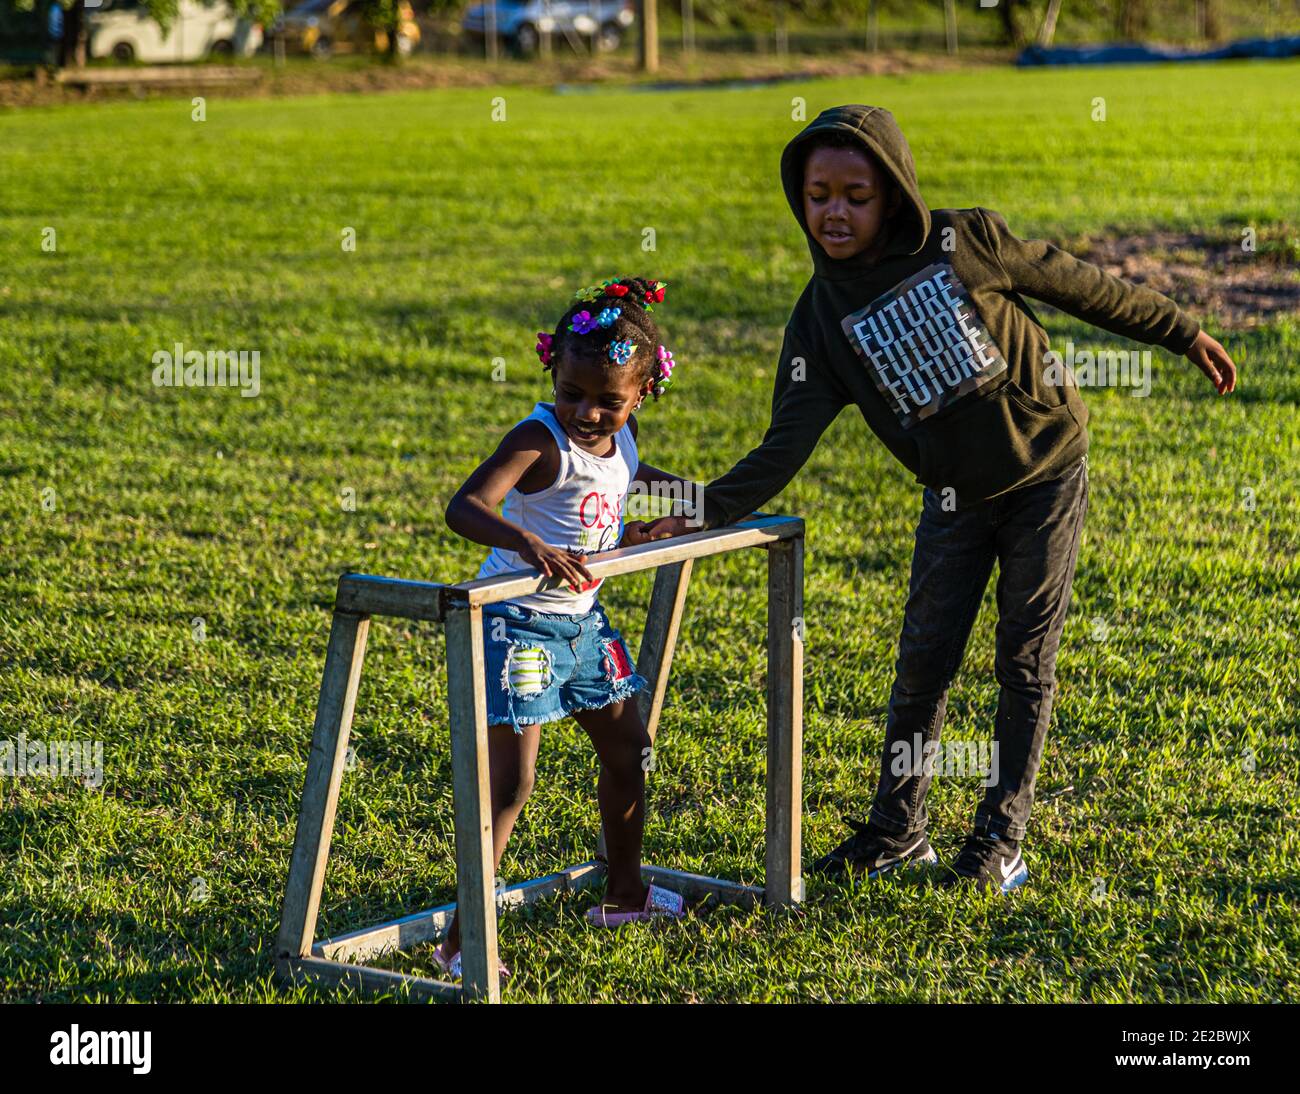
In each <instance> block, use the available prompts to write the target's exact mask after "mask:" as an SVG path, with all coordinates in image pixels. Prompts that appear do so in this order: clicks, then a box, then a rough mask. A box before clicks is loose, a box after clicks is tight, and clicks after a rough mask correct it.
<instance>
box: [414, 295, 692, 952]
mask: <svg viewBox="0 0 1300 1094" xmlns="http://www.w3.org/2000/svg"><path fill="white" fill-rule="evenodd" d="M664 287H665V286H664V283H663V282H662V281H644V280H641V279H639V278H620V279H618V280H615V281H604V282H602V283H601V284H599V285H594V286H591V287H589V288H586V289H581V290H579V292H578V293H576V294H575V302H574V303H573V304H572V305H571V306H570V307H569V309H568V310H567V311H566V312H565V313H564V315H563V317H562V318H561V319H560V322H559V324H558V325H557V326H556V328H555V331H554V333H553V334H546V333H540V334H538V336H537V337H538V342H537V353H538V356H539V357H540V358H541V360H542V368H543V370H545V371H547V372H549V373H550V374H551V377H552V381H553V384H554V387H553V393H554V395H555V402H554V403H538V404H537V405H536V406H535V407H534V408H533V412H532V413H531V414H529V415H528V417H527V418H525V419H523V420H522V421H521V422H519V423H518V424H517V425H516V426H515V427H514V428H513V429H512V430H511V431H510V432H509V433H507V434H506V436H505V439H504V440H502V442H501V444H500V445H499V446H498V448H497V450H496V452H494V453H493V454H492V455H491V456H490V457H489V458H488V459H487V460H486V461H484V462H483V463H482V464H481V465H480V466H479V468H478V469H477V470H476V471H475V472H474V473H473V474H472V475H470V477H469V478H468V479H467V480H466V481H465V484H464V485H463V486H462V487H461V488H460V490H459V491H457V493H456V496H455V497H454V498H452V500H451V503H450V504H449V505H448V506H447V514H446V519H447V525H448V527H450V528H451V529H452V530H453V531H454V532H457V533H459V534H460V535H462V536H464V537H465V538H466V539H471V540H474V541H475V542H476V543H482V544H484V545H485V546H488V547H491V548H492V550H491V551H490V552H489V554H488V556H487V558H486V559H485V560H484V562H483V565H482V566H481V567H480V569H479V572H478V576H479V577H491V576H493V575H496V574H502V573H506V572H508V571H511V570H522V569H526V568H529V567H531V568H533V569H536V570H540V571H541V572H542V573H543V574H544V575H545V576H546V577H550V578H560V579H562V580H563V581H564V582H565V584H564V585H563V586H556V587H553V588H547V589H544V590H542V591H540V592H536V593H532V594H529V595H527V596H522V597H517V598H515V599H514V600H509V601H503V602H502V603H499V604H492V605H489V606H488V607H486V608H484V609H483V627H484V642H483V644H484V653H485V659H484V668H485V674H486V680H487V696H488V766H489V772H490V781H491V792H492V845H493V856H494V863H495V864H499V863H500V861H501V855H502V853H503V852H504V850H505V846H506V841H507V840H508V839H509V838H510V833H511V831H512V829H513V828H514V825H515V821H516V820H517V819H518V817H519V814H520V812H521V811H522V810H523V807H524V802H525V801H527V800H528V795H529V793H530V792H531V790H532V787H533V778H534V771H535V768H536V763H537V748H538V744H539V742H540V740H541V727H542V725H543V724H544V723H546V722H553V721H557V720H558V719H560V718H563V717H565V716H566V715H570V714H571V715H573V717H574V718H575V719H577V722H578V724H579V725H580V726H582V728H583V729H584V730H586V732H587V735H588V736H589V737H590V738H591V742H592V744H593V745H594V746H595V749H596V754H597V755H598V756H599V758H600V779H599V782H598V784H597V790H596V795H597V800H598V802H599V805H600V816H601V821H602V823H603V825H604V830H605V845H606V853H607V858H608V864H609V872H608V877H607V882H606V890H605V898H604V901H603V903H602V904H600V905H599V906H598V907H595V908H592V909H591V910H590V911H589V912H588V914H587V917H588V920H589V921H590V922H591V923H592V924H594V925H597V926H603V927H616V926H618V925H620V924H622V923H627V922H631V921H634V920H641V919H648V918H651V917H652V916H665V915H666V916H673V917H679V916H681V915H682V914H683V900H682V897H681V896H680V895H679V894H678V893H674V892H671V891H669V890H667V889H661V888H659V887H658V886H656V885H650V886H646V885H644V884H643V883H642V881H641V834H642V827H643V824H644V820H645V771H644V768H643V763H644V761H645V758H646V757H647V756H648V755H649V750H650V738H649V735H648V734H647V732H646V729H645V726H644V725H643V723H642V721H641V715H640V712H639V711H638V709H637V704H636V703H635V702H632V701H629V700H631V698H632V696H633V695H635V694H636V692H638V691H640V690H641V689H642V688H644V687H645V686H646V684H647V681H646V679H645V678H644V677H642V676H640V675H638V674H637V672H636V670H635V669H634V668H633V667H632V661H631V658H630V657H629V656H628V651H627V647H626V646H625V645H624V643H623V639H622V638H621V637H620V635H619V632H618V631H616V630H615V629H614V628H613V627H612V626H611V625H610V622H609V620H608V618H606V616H605V612H604V610H603V609H602V608H601V606H600V604H599V603H598V601H597V599H596V591H597V589H598V588H599V587H600V585H601V582H600V581H595V580H592V577H591V574H590V573H589V572H588V570H587V569H586V567H585V566H584V565H583V563H582V556H583V555H585V554H587V553H594V552H600V551H607V550H612V549H614V548H616V547H619V546H621V545H622V546H630V545H632V544H636V543H644V542H646V539H645V537H644V535H643V534H642V533H641V528H642V527H643V523H642V522H640V521H634V522H632V523H630V524H628V525H627V526H626V529H625V526H624V520H623V513H624V503H625V499H626V497H627V494H628V490H629V488H630V486H631V483H632V482H633V481H635V482H638V483H641V484H643V485H644V487H645V488H646V489H648V490H650V491H651V492H653V491H655V490H656V489H658V490H663V489H670V490H671V489H674V488H676V489H681V488H682V485H683V480H681V479H678V478H677V477H676V476H675V475H670V474H668V473H667V472H666V471H660V470H659V469H658V468H655V467H651V466H650V465H649V464H646V463H641V462H640V461H639V460H638V458H637V443H636V439H637V423H636V419H635V418H634V417H632V412H633V411H634V410H637V409H638V408H639V407H640V406H641V404H642V402H643V401H644V400H645V398H646V396H647V395H652V396H653V397H654V398H655V399H658V398H659V396H660V395H661V394H663V391H664V389H665V388H666V387H667V386H668V384H669V382H670V377H671V374H672V370H673V357H672V354H671V353H670V352H668V350H666V349H665V348H664V346H663V345H662V343H661V339H660V337H659V330H658V327H657V326H656V325H655V321H654V319H653V318H651V313H652V312H653V310H654V305H655V304H657V303H659V302H661V301H662V300H663V298H664ZM668 484H675V487H674V486H670V485H668ZM503 499H504V501H505V506H504V509H503V511H502V512H501V513H500V514H498V513H497V512H496V508H497V505H498V504H500V502H501V501H502V500H503ZM435 957H436V960H437V961H438V963H439V965H440V966H442V968H443V969H444V971H446V972H448V973H450V974H451V975H452V976H456V977H459V975H460V930H459V925H458V924H457V923H456V922H455V921H453V922H452V925H451V928H450V930H449V931H448V933H447V938H446V940H445V941H444V942H443V943H442V945H441V946H440V947H438V949H437V950H436V951H435ZM502 973H503V975H506V970H505V969H504V967H503V968H502Z"/></svg>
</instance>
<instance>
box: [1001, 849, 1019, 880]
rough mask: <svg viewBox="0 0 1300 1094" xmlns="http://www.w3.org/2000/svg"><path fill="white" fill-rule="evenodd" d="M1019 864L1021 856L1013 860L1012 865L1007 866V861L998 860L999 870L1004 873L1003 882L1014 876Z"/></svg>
mask: <svg viewBox="0 0 1300 1094" xmlns="http://www.w3.org/2000/svg"><path fill="white" fill-rule="evenodd" d="M1019 862H1020V856H1019V855H1017V856H1016V857H1015V858H1013V859H1012V860H1011V863H1010V865H1008V864H1007V860H1006V859H999V860H998V869H999V870H1001V871H1002V880H1003V881H1006V880H1007V878H1009V877H1010V876H1011V875H1012V874H1014V873H1015V872H1016V866H1017V864H1018V863H1019Z"/></svg>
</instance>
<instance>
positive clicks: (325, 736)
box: [275, 611, 370, 957]
mask: <svg viewBox="0 0 1300 1094" xmlns="http://www.w3.org/2000/svg"><path fill="white" fill-rule="evenodd" d="M369 625H370V621H369V620H368V619H366V618H365V617H363V616H356V615H349V614H348V613H346V612H339V611H336V612H335V613H334V619H333V622H332V623H331V625H330V638H329V647H328V649H327V651H326V654H325V671H324V674H323V675H322V677H321V686H320V698H319V700H318V701H317V704H316V724H315V726H314V728H313V729H312V738H311V751H310V752H309V753H308V756H307V778H306V783H305V785H304V787H303V792H302V807H301V809H300V811H299V813H298V828H297V832H296V833H295V835H294V839H293V855H292V857H291V858H290V860H289V877H288V881H287V882H286V883H285V893H284V903H283V905H282V906H281V910H280V933H279V934H278V935H277V937H276V944H275V953H276V956H278V957H297V956H306V955H308V954H310V953H311V943H312V938H313V937H314V936H315V933H316V917H317V915H318V913H319V911H320V894H321V888H322V886H323V885H324V882H325V864H326V862H327V861H328V859H329V851H330V837H331V835H332V833H333V831H334V810H335V808H336V807H337V805H338V800H339V785H340V784H341V782H342V781H343V761H344V758H345V756H346V754H347V750H348V733H349V731H350V730H351V728H352V712H353V709H354V707H355V706H356V701H357V685H358V683H359V682H360V679H361V662H362V661H363V660H364V659H365V655H366V634H367V632H368V630H369Z"/></svg>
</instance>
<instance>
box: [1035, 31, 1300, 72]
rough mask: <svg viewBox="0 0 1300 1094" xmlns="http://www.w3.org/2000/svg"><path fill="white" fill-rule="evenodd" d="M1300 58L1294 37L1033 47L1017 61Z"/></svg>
mask: <svg viewBox="0 0 1300 1094" xmlns="http://www.w3.org/2000/svg"><path fill="white" fill-rule="evenodd" d="M1297 56H1300V36H1298V37H1291V38H1243V39H1241V40H1240V41H1237V42H1229V43H1228V44H1227V45H1226V46H1219V47H1217V48H1216V49H1166V48H1164V47H1161V46H1144V45H1142V44H1140V43H1138V42H1118V43H1115V44H1114V45H1108V46H1058V47H1053V48H1051V49H1046V48H1044V47H1042V46H1030V47H1029V48H1028V49H1026V50H1024V51H1023V52H1022V53H1021V54H1020V56H1019V57H1017V58H1016V64H1017V65H1021V66H1029V65H1136V64H1149V63H1150V62H1152V61H1226V60H1230V59H1233V58H1238V57H1270V58H1280V57H1297Z"/></svg>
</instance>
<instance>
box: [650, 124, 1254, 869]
mask: <svg viewBox="0 0 1300 1094" xmlns="http://www.w3.org/2000/svg"><path fill="white" fill-rule="evenodd" d="M781 179H782V183H783V185H784V188H785V193H786V198H787V200H788V201H789V203H790V208H791V210H792V211H793V212H794V215H795V219H796V220H797V221H798V222H799V226H800V228H802V229H803V231H804V234H805V235H806V236H807V237H808V246H809V249H810V251H811V252H812V258H813V271H814V272H813V276H812V278H811V280H810V281H809V282H808V285H807V287H806V288H805V289H804V291H803V293H802V295H801V296H800V297H799V300H798V302H797V303H796V305H795V308H794V312H793V314H792V315H791V317H790V321H789V323H788V324H787V326H786V330H785V341H784V345H783V347H782V350H781V360H780V365H779V367H778V369H777V378H776V389H775V391H774V393H773V397H772V422H771V425H770V426H769V427H768V430H767V433H766V435H765V436H764V438H763V442H762V444H760V445H759V446H758V447H757V448H755V449H754V450H753V451H752V452H750V453H749V455H748V456H746V457H745V458H744V459H743V460H741V461H740V462H739V463H738V464H736V466H735V467H733V468H732V469H731V470H730V471H729V472H727V473H726V474H725V475H723V476H722V477H721V478H719V479H717V480H715V481H714V482H712V483H710V484H709V485H708V486H706V487H705V488H704V492H703V526H704V527H705V528H713V527H716V526H718V525H721V524H729V523H731V522H732V521H735V520H737V519H739V518H741V517H744V516H745V515H747V514H748V513H750V512H753V511H754V510H755V509H757V508H759V507H760V506H761V505H763V503H765V502H766V501H767V500H768V499H770V498H772V497H773V496H775V495H776V494H778V493H779V492H780V491H781V490H782V489H784V487H785V486H786V484H787V483H788V482H789V481H790V480H791V479H792V478H793V477H794V475H795V474H796V472H798V470H799V468H800V467H802V466H803V464H804V463H805V462H806V461H807V459H808V457H809V456H810V455H811V454H812V450H813V448H814V447H816V444H817V441H818V439H819V438H820V437H821V435H822V434H823V433H824V432H825V430H826V428H827V427H828V426H829V425H830V424H831V422H832V421H833V420H834V419H835V417H836V416H837V415H838V414H839V412H840V410H841V409H842V408H843V407H845V406H846V405H848V404H850V403H853V404H855V405H856V406H857V407H858V408H859V410H861V412H862V415H863V417H864V418H865V419H866V422H867V425H868V426H869V427H870V428H871V430H872V431H873V432H874V433H875V434H876V436H877V437H879V438H880V440H881V441H882V442H883V443H884V444H885V446H886V447H887V448H888V449H889V450H890V451H891V452H892V453H893V454H894V456H895V457H896V458H897V459H898V460H899V461H900V462H901V463H902V464H903V465H904V466H905V467H906V468H907V469H908V470H909V471H911V472H912V473H913V474H915V475H916V478H917V481H918V483H920V484H921V485H923V486H924V487H925V490H924V492H923V504H922V512H921V517H920V521H919V524H918V526H917V529H916V546H915V550H914V553H913V556H912V571H911V581H910V585H909V591H908V599H907V605H906V608H905V610H904V617H903V628H902V635H901V638H900V641H899V650H898V660H897V663H896V666H895V679H894V684H893V688H892V691H891V694H890V700H889V716H888V720H887V725H886V732H885V747H884V754H883V756H882V759H881V771H880V780H879V783H878V786H877V790H876V795H875V802H874V805H873V806H872V810H871V815H870V818H869V821H868V822H867V823H865V824H863V823H861V822H857V821H850V822H849V823H850V825H851V826H852V827H853V828H854V830H855V831H854V833H853V835H851V836H850V837H849V838H848V839H846V840H845V841H844V842H843V843H841V844H840V845H839V846H838V847H836V848H835V849H834V850H832V851H831V852H830V853H828V854H827V855H825V856H823V857H822V858H821V859H819V860H818V861H817V862H816V863H815V864H814V867H813V868H814V869H815V870H817V871H819V872H823V873H828V874H839V873H843V872H845V871H852V872H854V873H859V874H865V875H866V876H867V877H869V878H875V877H878V876H880V875H881V874H884V873H886V872H888V871H890V870H893V869H895V868H897V867H899V866H902V865H904V864H906V863H914V862H915V863H933V862H936V861H937V858H936V856H935V853H934V851H933V850H932V849H931V847H930V844H929V841H928V839H927V837H926V823H927V819H928V817H927V813H926V808H925V797H926V792H927V790H928V789H929V783H930V775H929V774H928V773H927V772H926V767H927V765H926V764H925V762H924V759H925V757H926V755H927V754H928V752H929V751H930V749H932V748H933V747H934V746H935V745H937V743H938V739H939V733H940V730H941V727H942V724H943V717H944V712H945V708H946V705H947V696H948V688H949V685H950V684H951V682H952V679H953V676H954V675H955V673H956V671H957V667H958V665H959V664H960V663H961V658H962V654H963V652H964V650H965V646H966V640H967V638H968V636H969V634H970V629H971V626H972V624H973V623H974V620H975V615H976V613H977V612H978V610H979V605H980V601H981V599H982V598H983V594H984V589H985V586H986V585H987V583H988V579H989V575H990V573H991V572H992V568H993V562H994V559H997V561H998V565H999V574H998V583H997V603H998V625H997V636H996V645H997V656H996V676H997V680H998V684H999V686H1000V695H999V701H998V710H997V717H996V721H995V724H994V749H995V752H994V755H995V758H996V761H997V766H996V773H997V778H996V782H994V783H993V785H990V786H989V787H988V789H987V792H986V793H985V795H984V799H983V801H982V803H981V804H980V806H979V808H978V809H977V811H976V814H975V823H974V827H973V831H972V832H971V834H970V836H969V837H968V838H967V840H966V842H965V845H964V846H963V848H962V850H961V852H960V854H958V855H957V857H956V859H955V861H954V862H953V863H952V865H951V867H950V868H949V869H948V870H947V871H945V873H944V875H943V877H942V883H943V884H961V883H973V884H976V885H979V886H981V887H989V888H993V889H996V890H999V891H1001V892H1008V891H1010V890H1011V889H1014V888H1016V887H1018V886H1019V885H1022V884H1023V883H1024V882H1025V881H1027V880H1028V877H1029V871H1028V868H1027V867H1026V865H1025V862H1024V858H1023V856H1022V854H1021V850H1020V844H1021V841H1022V840H1023V839H1024V837H1025V832H1026V827H1027V823H1028V820H1029V811H1030V806H1031V805H1032V803H1033V796H1034V780H1035V777H1036V776H1037V773H1038V766H1039V761H1040V759H1041V758H1042V753H1043V742H1044V739H1045V736H1046V733H1047V725H1048V721H1049V718H1050V715H1051V709H1052V701H1053V699H1054V696H1055V690H1056V683H1055V663H1056V652H1057V647H1058V644H1059V641H1060V637H1061V631H1062V628H1063V627H1064V624H1065V615H1066V611H1067V609H1068V605H1069V599H1070V587H1071V582H1072V580H1073V576H1074V567H1075V559H1076V556H1077V552H1078V547H1079V537H1080V532H1081V530H1082V527H1083V517H1084V513H1085V512H1086V509H1087V499H1088V466H1087V451H1088V433H1087V422H1088V411H1087V408H1086V407H1085V406H1084V404H1083V400H1082V399H1081V398H1080V397H1079V393H1078V390H1077V388H1076V387H1075V386H1074V385H1073V384H1072V383H1070V382H1069V377H1068V375H1064V376H1063V375H1062V372H1061V370H1060V369H1059V368H1052V367H1050V365H1049V363H1048V362H1049V360H1050V358H1047V357H1045V355H1046V354H1047V352H1048V339H1047V334H1046V332H1045V331H1044V330H1043V328H1042V326H1041V325H1040V324H1039V322H1038V320H1037V318H1036V317H1035V316H1034V314H1033V312H1032V311H1030V310H1029V307H1028V306H1027V305H1026V304H1025V302H1024V300H1023V299H1022V295H1021V294H1024V295H1026V296H1032V297H1034V298H1036V299H1038V300H1043V301H1046V302H1047V303H1049V304H1051V305H1053V306H1055V307H1057V308H1060V309H1061V310H1062V311H1065V312H1068V313H1069V314H1071V315H1074V316H1077V317H1079V318H1080V319H1084V320H1086V321H1088V322H1089V323H1092V324H1093V325H1095V326H1098V327H1101V328H1103V329H1105V330H1108V331H1111V332H1113V333H1115V334H1118V335H1122V336H1124V337H1126V338H1132V339H1136V340H1138V341H1142V342H1147V343H1154V344H1158V345H1161V346H1163V347H1165V348H1166V349H1168V350H1170V351H1172V352H1174V353H1178V354H1184V355H1186V356H1187V358H1188V359H1189V360H1191V361H1192V362H1193V363H1194V364H1196V365H1197V367H1198V368H1200V369H1201V371H1202V372H1204V373H1205V374H1206V376H1208V377H1209V378H1210V380H1211V381H1212V382H1213V383H1214V385H1215V387H1216V389H1217V390H1218V392H1219V394H1220V395H1223V394H1226V393H1227V392H1230V391H1232V390H1233V388H1234V387H1235V385H1236V367H1235V366H1234V364H1233V362H1232V360H1231V359H1230V358H1229V356H1228V354H1227V353H1226V352H1225V351H1224V348H1223V347H1222V346H1221V345H1220V344H1219V343H1218V342H1216V341H1215V340H1214V339H1213V338H1211V337H1210V336H1209V335H1208V334H1206V333H1205V332H1204V331H1201V330H1200V329H1199V327H1198V325H1197V324H1196V322H1195V321H1194V320H1192V319H1191V318H1190V317H1189V316H1187V315H1186V314H1184V313H1183V312H1182V311H1180V310H1179V308H1178V306H1177V305H1176V304H1174V302H1173V301H1171V300H1169V299H1167V298H1166V297H1164V296H1161V295H1160V294H1158V293H1155V292H1152V291H1150V290H1149V289H1145V288H1140V287H1138V286H1135V285H1132V284H1129V283H1128V282H1126V281H1122V280H1120V279H1119V278H1116V277H1111V276H1110V275H1108V274H1106V273H1104V272H1103V271H1101V270H1099V269H1098V268H1097V267H1095V266H1092V265H1089V264H1088V263H1086V262H1081V261H1080V260H1078V259H1076V258H1073V257H1072V256H1070V255H1068V254H1066V253H1065V252H1063V251H1061V250H1058V249H1057V248H1055V247H1053V246H1051V245H1050V244H1048V243H1044V242H1027V241H1022V240H1020V239H1017V238H1016V237H1015V236H1013V235H1012V234H1011V232H1010V230H1009V229H1008V227H1007V225H1006V222H1005V221H1004V220H1003V219H1002V217H1001V216H999V215H998V214H997V213H994V212H992V211H990V210H987V209H979V208H975V209H938V210H931V209H929V208H928V207H927V206H926V204H925V202H924V201H923V200H922V198H921V194H920V191H919V189H918V187H917V181H916V169H915V166H914V165H913V162H912V153H911V150H910V149H909V148H908V145H907V141H906V140H905V139H904V137H903V134H902V132H901V131H900V130H899V128H898V125H897V124H896V123H895V121H894V118H893V116H892V115H891V114H890V113H889V112H888V111H886V110H881V109H879V108H877V107H870V106H841V107H835V108H833V109H830V110H827V111H824V112H823V113H822V114H821V115H819V116H818V117H817V118H816V120H814V121H813V122H812V123H811V124H810V125H808V126H807V127H806V128H805V129H804V130H803V131H802V132H801V133H799V134H798V135H797V136H796V137H795V138H794V139H793V140H791V141H790V143H789V144H788V145H787V146H786V148H785V151H784V153H783V154H782V157H781ZM699 526H700V522H699V521H696V522H695V523H694V524H693V525H692V524H690V523H688V522H687V520H686V518H685V517H682V516H672V517H663V518H660V519H659V520H658V521H654V522H651V523H650V524H648V525H647V526H646V528H645V531H646V533H647V534H648V535H649V536H651V537H652V538H655V539H658V538H662V537H663V536H665V535H679V534H681V533H683V532H686V531H691V530H696V529H698V528H699ZM918 744H919V745H920V746H921V747H920V750H919V751H918V748H917V745H918ZM926 746H929V748H927V747H926ZM900 755H902V756H907V757H910V759H909V761H908V762H907V763H905V764H902V765H899V764H898V763H896V762H895V760H896V757H898V756H900ZM900 767H901V769H902V773H901V774H900V773H899V769H900Z"/></svg>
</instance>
